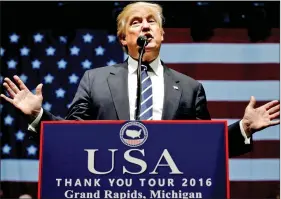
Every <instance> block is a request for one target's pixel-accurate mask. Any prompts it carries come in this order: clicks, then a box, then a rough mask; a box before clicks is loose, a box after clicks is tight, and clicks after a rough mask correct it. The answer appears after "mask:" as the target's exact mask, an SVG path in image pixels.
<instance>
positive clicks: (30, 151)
mask: <svg viewBox="0 0 281 199" xmlns="http://www.w3.org/2000/svg"><path fill="white" fill-rule="evenodd" d="M26 150H27V153H28V155H29V156H30V155H33V156H35V155H36V152H37V148H36V147H35V146H33V145H30V146H29V147H27V148H26Z"/></svg>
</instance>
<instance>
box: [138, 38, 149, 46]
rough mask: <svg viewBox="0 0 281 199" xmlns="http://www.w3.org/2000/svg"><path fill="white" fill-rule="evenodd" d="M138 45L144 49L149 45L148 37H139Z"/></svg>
mask: <svg viewBox="0 0 281 199" xmlns="http://www.w3.org/2000/svg"><path fill="white" fill-rule="evenodd" d="M137 44H138V46H140V47H144V45H147V37H146V36H139V37H138V40H137Z"/></svg>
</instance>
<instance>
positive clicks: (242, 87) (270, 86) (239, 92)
mask: <svg viewBox="0 0 281 199" xmlns="http://www.w3.org/2000/svg"><path fill="white" fill-rule="evenodd" d="M198 81H199V82H200V83H202V85H203V86H204V88H205V91H206V95H207V99H208V101H248V100H249V99H250V95H253V96H255V98H256V99H257V100H259V101H271V100H277V99H279V88H280V87H279V81H275V80H264V81H261V80H260V81H222V80H220V81H217V80H214V81H211V80H198ZM249 91H250V93H249Z"/></svg>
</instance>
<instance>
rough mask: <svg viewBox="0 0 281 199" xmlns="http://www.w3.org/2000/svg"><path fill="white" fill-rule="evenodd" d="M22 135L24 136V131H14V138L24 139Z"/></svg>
mask: <svg viewBox="0 0 281 199" xmlns="http://www.w3.org/2000/svg"><path fill="white" fill-rule="evenodd" d="M24 136H25V133H23V132H22V131H21V130H19V131H18V132H17V133H16V139H17V140H19V141H22V140H23V139H24Z"/></svg>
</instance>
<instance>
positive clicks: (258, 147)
mask: <svg viewBox="0 0 281 199" xmlns="http://www.w3.org/2000/svg"><path fill="white" fill-rule="evenodd" d="M279 157H280V141H279V140H278V141H277V140H274V141H273V140H272V141H254V142H253V151H252V152H250V153H247V154H244V155H241V156H238V157H234V158H232V159H236V158H237V159H238V158H239V159H241V158H243V159H246V158H252V159H255V158H257V159H258V158H263V159H270V158H271V159H272V158H279Z"/></svg>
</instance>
